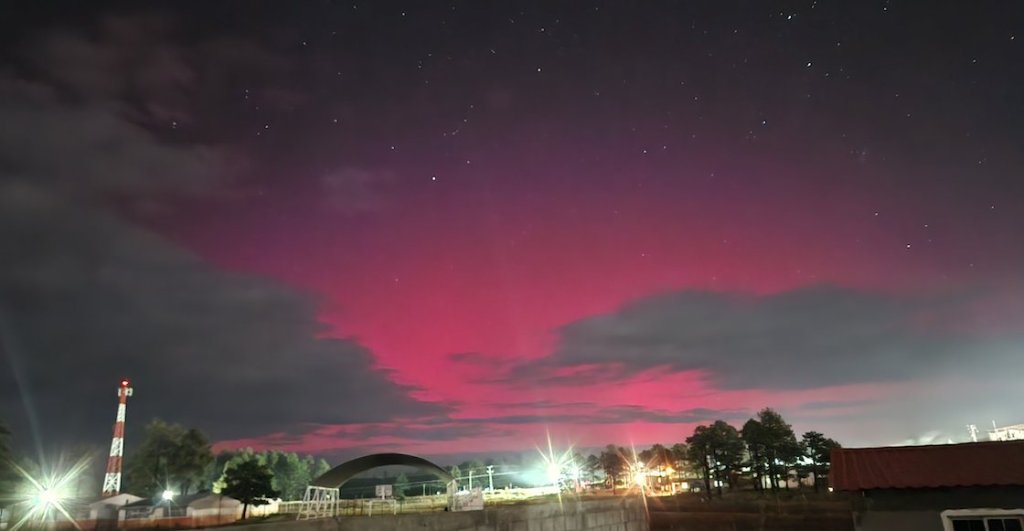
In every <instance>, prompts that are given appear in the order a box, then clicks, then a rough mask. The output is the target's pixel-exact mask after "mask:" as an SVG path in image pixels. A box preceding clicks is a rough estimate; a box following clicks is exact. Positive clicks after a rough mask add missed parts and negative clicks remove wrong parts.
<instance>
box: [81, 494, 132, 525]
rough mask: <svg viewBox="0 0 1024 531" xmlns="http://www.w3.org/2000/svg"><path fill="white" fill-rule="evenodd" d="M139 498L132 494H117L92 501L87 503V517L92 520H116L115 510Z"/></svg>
mask: <svg viewBox="0 0 1024 531" xmlns="http://www.w3.org/2000/svg"><path fill="white" fill-rule="evenodd" d="M141 499H142V498H141V497H139V496H136V495H134V494H118V495H116V496H110V497H107V498H103V499H100V500H97V501H94V502H92V503H90V504H89V505H88V508H89V516H88V518H87V519H88V520H92V521H99V520H117V511H118V510H119V509H120V508H121V507H124V506H125V505H128V504H129V503H135V502H137V501H139V500H141Z"/></svg>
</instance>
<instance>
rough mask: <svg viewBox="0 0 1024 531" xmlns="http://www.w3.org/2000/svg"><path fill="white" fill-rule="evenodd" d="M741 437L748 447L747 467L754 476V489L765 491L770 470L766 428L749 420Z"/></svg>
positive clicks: (744, 425)
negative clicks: (766, 477) (765, 481)
mask: <svg viewBox="0 0 1024 531" xmlns="http://www.w3.org/2000/svg"><path fill="white" fill-rule="evenodd" d="M740 437H741V438H742V439H743V443H744V444H745V445H746V446H747V456H748V460H747V465H748V466H749V467H750V471H751V474H753V476H754V477H753V479H754V489H755V490H764V476H765V474H766V473H767V470H768V457H767V455H768V450H767V447H766V440H765V434H764V426H763V425H762V424H761V422H760V421H758V420H756V419H749V420H747V422H746V423H744V424H743V428H741V429H740Z"/></svg>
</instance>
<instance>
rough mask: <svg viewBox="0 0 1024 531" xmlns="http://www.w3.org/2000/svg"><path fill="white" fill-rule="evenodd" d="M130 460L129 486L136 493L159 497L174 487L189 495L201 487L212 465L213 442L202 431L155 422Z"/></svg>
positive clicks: (150, 425)
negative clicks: (194, 489)
mask: <svg viewBox="0 0 1024 531" xmlns="http://www.w3.org/2000/svg"><path fill="white" fill-rule="evenodd" d="M130 457H131V459H130V460H128V467H127V468H128V470H127V477H126V480H127V481H126V483H127V485H128V486H130V488H131V489H132V490H133V491H135V492H136V493H137V494H142V495H150V496H152V495H156V494H157V493H159V492H162V491H164V490H166V489H172V490H174V489H175V488H176V489H177V491H178V492H179V493H181V494H188V493H189V491H190V490H191V489H192V487H193V486H197V487H201V486H202V483H203V479H204V477H205V476H206V473H207V468H208V467H209V466H210V464H211V463H213V452H211V451H210V443H209V441H208V440H207V439H206V436H205V435H203V433H202V432H200V431H199V430H196V429H185V428H184V427H182V426H179V425H177V424H168V423H166V422H163V421H161V420H154V421H153V422H150V423H149V425H148V426H146V435H145V438H144V439H143V441H142V444H140V445H139V447H138V450H136V451H135V452H134V454H131V456H130Z"/></svg>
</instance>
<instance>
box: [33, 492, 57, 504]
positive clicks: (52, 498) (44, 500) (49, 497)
mask: <svg viewBox="0 0 1024 531" xmlns="http://www.w3.org/2000/svg"><path fill="white" fill-rule="evenodd" d="M59 501H60V496H59V495H58V494H57V493H56V492H54V491H53V490H52V489H46V488H44V489H43V490H41V491H39V494H37V495H36V503H37V504H39V505H43V506H45V505H55V504H56V503H57V502H59Z"/></svg>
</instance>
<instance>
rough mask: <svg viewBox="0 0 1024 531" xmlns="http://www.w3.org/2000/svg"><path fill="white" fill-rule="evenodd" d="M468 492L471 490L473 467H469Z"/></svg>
mask: <svg viewBox="0 0 1024 531" xmlns="http://www.w3.org/2000/svg"><path fill="white" fill-rule="evenodd" d="M469 490H473V467H469Z"/></svg>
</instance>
